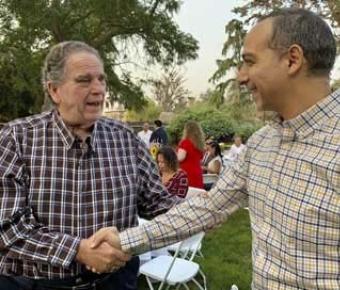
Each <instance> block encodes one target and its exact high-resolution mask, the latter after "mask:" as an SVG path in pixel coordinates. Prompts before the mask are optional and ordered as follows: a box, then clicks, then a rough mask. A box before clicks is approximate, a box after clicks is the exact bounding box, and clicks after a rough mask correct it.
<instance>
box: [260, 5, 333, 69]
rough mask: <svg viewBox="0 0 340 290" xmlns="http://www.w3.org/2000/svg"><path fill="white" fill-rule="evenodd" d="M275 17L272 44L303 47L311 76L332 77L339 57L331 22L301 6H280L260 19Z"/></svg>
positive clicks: (275, 45)
mask: <svg viewBox="0 0 340 290" xmlns="http://www.w3.org/2000/svg"><path fill="white" fill-rule="evenodd" d="M268 18H273V22H272V25H273V34H272V37H271V40H270V43H269V47H271V48H273V49H287V48H289V47H290V46H291V45H293V44H297V45H299V46H301V48H302V49H303V53H304V56H305V58H306V60H307V62H308V69H309V72H310V73H311V74H312V75H317V76H329V74H330V71H331V70H332V68H333V65H334V62H335V57H336V42H335V38H334V35H333V33H332V31H331V29H330V27H329V25H328V24H327V23H326V22H325V21H324V20H323V19H322V18H321V17H320V16H318V15H316V14H315V13H313V12H311V11H308V10H304V9H301V8H284V9H278V10H275V11H273V12H272V13H270V14H269V15H266V16H264V17H263V18H261V19H260V21H263V20H265V19H268Z"/></svg>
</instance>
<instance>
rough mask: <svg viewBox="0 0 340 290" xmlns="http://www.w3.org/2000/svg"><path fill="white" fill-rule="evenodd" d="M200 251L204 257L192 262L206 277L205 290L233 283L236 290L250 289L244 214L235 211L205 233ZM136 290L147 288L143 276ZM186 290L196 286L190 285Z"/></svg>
mask: <svg viewBox="0 0 340 290" xmlns="http://www.w3.org/2000/svg"><path fill="white" fill-rule="evenodd" d="M202 252H203V255H204V258H203V259H202V258H197V259H196V261H197V262H199V263H200V265H201V267H202V269H203V271H204V273H205V275H206V277H207V284H208V285H207V286H208V289H209V290H229V289H230V287H231V285H232V284H236V285H237V286H238V287H239V290H247V289H250V283H251V233H250V224H249V214H248V211H246V210H244V209H241V210H239V211H237V212H236V213H234V214H233V215H232V216H231V217H230V218H229V219H228V221H226V222H225V223H224V224H223V225H222V226H220V227H218V228H216V229H214V230H212V231H210V232H208V233H207V234H206V235H205V237H204V240H203V249H202ZM138 287H139V288H138V289H140V290H146V289H149V288H148V286H147V285H146V282H145V277H143V276H141V277H140V281H139V286H138ZM156 289H157V288H156ZM182 289H183V288H182ZM190 289H193V290H194V289H197V287H195V286H194V285H192V286H190Z"/></svg>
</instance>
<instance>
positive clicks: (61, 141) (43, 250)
mask: <svg viewBox="0 0 340 290" xmlns="http://www.w3.org/2000/svg"><path fill="white" fill-rule="evenodd" d="M0 134H1V135H0V273H1V274H4V275H24V276H28V277H31V278H33V277H35V278H49V279H52V278H65V277H70V276H74V275H76V274H78V273H80V272H82V271H83V270H84V269H83V267H82V266H81V265H79V264H77V263H76V262H75V261H74V258H75V255H76V252H77V248H78V245H79V242H80V239H81V238H87V237H89V236H91V235H92V234H93V233H94V232H96V231H97V230H99V229H100V228H102V227H107V226H116V227H117V228H118V229H119V230H124V229H126V228H129V227H132V226H135V225H137V213H138V214H139V215H140V216H144V217H153V216H155V215H157V214H159V213H162V212H165V211H166V210H167V209H168V208H170V207H171V206H172V205H173V203H174V202H175V198H174V197H170V196H169V195H168V194H167V192H166V190H165V188H164V187H163V185H162V184H161V181H160V179H159V176H158V170H157V167H156V166H155V163H154V162H153V161H152V159H151V157H150V154H149V152H148V150H147V148H146V147H145V144H144V143H143V142H142V141H141V140H140V139H139V138H138V137H136V135H135V134H134V133H133V131H132V130H131V129H129V128H127V127H126V126H125V125H123V124H121V123H119V122H117V121H114V120H111V119H107V118H101V119H100V120H98V121H97V122H96V124H95V126H94V129H93V132H92V134H91V136H90V137H89V138H88V139H87V140H86V143H85V145H86V146H81V144H82V143H81V142H79V140H77V138H75V136H73V135H72V133H71V132H70V131H69V130H68V129H67V127H66V126H65V124H64V123H63V121H62V120H61V118H60V117H59V115H58V114H57V113H56V112H55V111H52V112H47V113H43V114H41V115H36V116H32V117H29V118H25V119H21V120H16V121H13V122H11V123H9V124H8V125H6V126H5V127H4V128H3V129H2V131H1V132H0ZM82 147H83V148H82Z"/></svg>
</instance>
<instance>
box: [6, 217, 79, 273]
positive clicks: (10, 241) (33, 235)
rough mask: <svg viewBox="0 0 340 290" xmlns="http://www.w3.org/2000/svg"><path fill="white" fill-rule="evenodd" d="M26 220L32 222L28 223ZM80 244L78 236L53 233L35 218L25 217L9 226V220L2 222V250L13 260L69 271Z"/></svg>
mask: <svg viewBox="0 0 340 290" xmlns="http://www.w3.org/2000/svg"><path fill="white" fill-rule="evenodd" d="M27 220H30V221H31V222H30V223H27ZM10 221H11V220H10ZM79 242H80V239H79V238H78V237H73V236H70V235H67V234H63V233H56V232H50V231H49V230H48V229H47V228H45V227H41V226H40V225H38V224H37V223H36V222H35V221H34V220H32V216H31V217H27V216H22V217H21V218H20V219H19V220H16V221H15V223H13V222H12V223H8V220H2V221H1V223H0V245H1V248H2V249H4V250H7V251H8V254H7V255H8V257H11V258H13V259H20V260H30V261H37V262H43V263H48V264H51V265H53V266H56V267H65V268H67V267H69V265H70V264H71V262H72V261H73V260H74V259H75V256H76V253H77V249H78V246H79Z"/></svg>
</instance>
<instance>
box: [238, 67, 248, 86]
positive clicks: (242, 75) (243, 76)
mask: <svg viewBox="0 0 340 290" xmlns="http://www.w3.org/2000/svg"><path fill="white" fill-rule="evenodd" d="M236 79H237V81H238V82H239V84H240V85H245V84H247V82H248V74H247V72H246V70H245V68H244V66H243V65H242V66H241V67H240V68H239V69H238V71H237V76H236Z"/></svg>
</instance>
